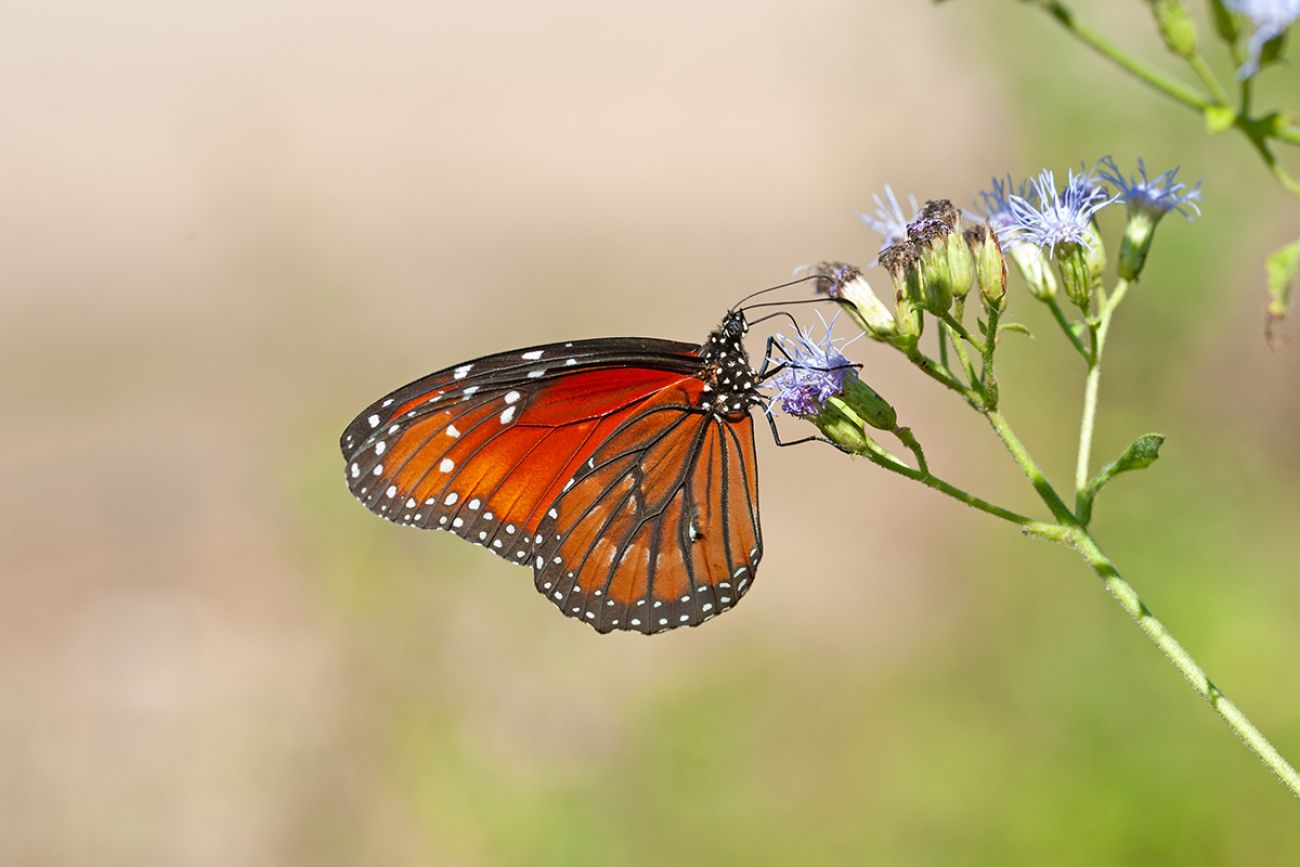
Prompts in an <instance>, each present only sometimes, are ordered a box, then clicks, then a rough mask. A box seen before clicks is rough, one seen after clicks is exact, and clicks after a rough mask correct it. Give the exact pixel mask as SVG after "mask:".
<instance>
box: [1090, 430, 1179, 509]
mask: <svg viewBox="0 0 1300 867" xmlns="http://www.w3.org/2000/svg"><path fill="white" fill-rule="evenodd" d="M1164 442H1165V436H1164V434H1158V433H1148V434H1142V436H1140V437H1138V438H1137V439H1135V440H1133V442H1132V444H1130V445H1129V447H1128V448H1126V449H1125V450H1124V453H1123V454H1122V455H1120V456H1119V457H1118V458H1116V459H1115V460H1113V461H1111V462H1110V463H1109V464H1107V465H1106V466H1104V467H1102V470H1101V472H1099V473H1097V477H1096V478H1095V479H1093V480H1092V481H1091V482H1089V483H1088V487H1087V489H1086V490H1083V491H1080V492H1079V503H1078V506H1079V521H1080V522H1081V523H1082V524H1083V525H1084V526H1087V525H1088V522H1089V520H1090V519H1091V518H1092V503H1093V500H1095V499H1097V493H1098V492H1099V491H1101V489H1102V488H1103V487H1104V486H1105V485H1106V483H1107V482H1109V481H1110V480H1111V479H1113V478H1115V477H1116V476H1118V475H1120V474H1121V473H1131V472H1134V471H1135V470H1144V469H1146V468H1147V467H1149V466H1151V465H1152V464H1154V463H1155V462H1156V458H1158V457H1160V447H1161V446H1162V445H1164Z"/></svg>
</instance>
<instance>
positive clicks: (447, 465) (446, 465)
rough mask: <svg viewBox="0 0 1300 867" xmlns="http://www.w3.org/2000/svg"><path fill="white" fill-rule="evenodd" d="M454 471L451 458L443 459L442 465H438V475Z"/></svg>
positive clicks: (454, 465)
mask: <svg viewBox="0 0 1300 867" xmlns="http://www.w3.org/2000/svg"><path fill="white" fill-rule="evenodd" d="M454 469H456V462H455V461H453V460H452V459H451V458H443V459H442V463H440V464H438V472H440V473H450V472H451V471H452V470H454Z"/></svg>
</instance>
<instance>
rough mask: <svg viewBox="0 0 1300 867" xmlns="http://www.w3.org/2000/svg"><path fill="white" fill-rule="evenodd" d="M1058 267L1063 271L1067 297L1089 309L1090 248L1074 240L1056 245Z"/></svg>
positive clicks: (1090, 293)
mask: <svg viewBox="0 0 1300 867" xmlns="http://www.w3.org/2000/svg"><path fill="white" fill-rule="evenodd" d="M1055 253H1056V267H1057V269H1058V270H1059V271H1060V272H1061V285H1062V286H1064V287H1065V297H1066V298H1069V299H1070V300H1071V301H1073V302H1074V303H1075V305H1077V306H1078V307H1079V309H1080V310H1083V311H1085V312H1086V311H1087V310H1088V305H1089V304H1090V303H1091V301H1092V285H1093V277H1092V266H1091V264H1090V263H1089V260H1088V248H1087V247H1085V246H1084V245H1082V244H1076V243H1074V242H1073V241H1064V242H1062V243H1060V244H1057V245H1056V250H1055Z"/></svg>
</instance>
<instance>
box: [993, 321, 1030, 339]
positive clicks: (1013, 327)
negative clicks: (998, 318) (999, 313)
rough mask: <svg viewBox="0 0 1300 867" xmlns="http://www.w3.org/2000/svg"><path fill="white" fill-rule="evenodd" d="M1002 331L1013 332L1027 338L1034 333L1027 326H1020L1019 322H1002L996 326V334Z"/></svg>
mask: <svg viewBox="0 0 1300 867" xmlns="http://www.w3.org/2000/svg"><path fill="white" fill-rule="evenodd" d="M1003 331H1014V332H1015V333H1016V334H1023V335H1025V336H1026V337H1029V338H1033V336H1034V333H1033V332H1032V331H1030V330H1029V328H1028V327H1027V326H1025V325H1021V324H1020V323H1019V322H1003V323H1002V324H1001V325H1000V326H998V333H999V334H1001V333H1002V332H1003Z"/></svg>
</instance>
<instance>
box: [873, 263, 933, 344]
mask: <svg viewBox="0 0 1300 867" xmlns="http://www.w3.org/2000/svg"><path fill="white" fill-rule="evenodd" d="M880 264H881V266H882V267H883V268H884V269H885V270H886V271H887V272H889V277H890V279H891V280H892V281H893V284H894V301H895V307H894V323H895V328H896V329H897V332H898V336H899V337H900V338H901V340H900V341H896V344H897V345H898V346H900V348H903V349H906V348H907V346H908V345H915V343H916V341H917V339H918V338H920V336H921V330H922V328H923V327H924V321H923V319H922V317H921V307H920V303H921V301H920V299H921V298H922V297H923V295H924V294H925V290H924V286H923V283H922V280H921V263H920V259H919V257H918V256H917V254H916V251H915V249H913V247H912V245H911V244H910V243H908V242H906V241H902V242H900V243H897V244H894V245H893V246H892V247H887V248H885V250H884V251H883V252H882V253H881V254H880Z"/></svg>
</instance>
